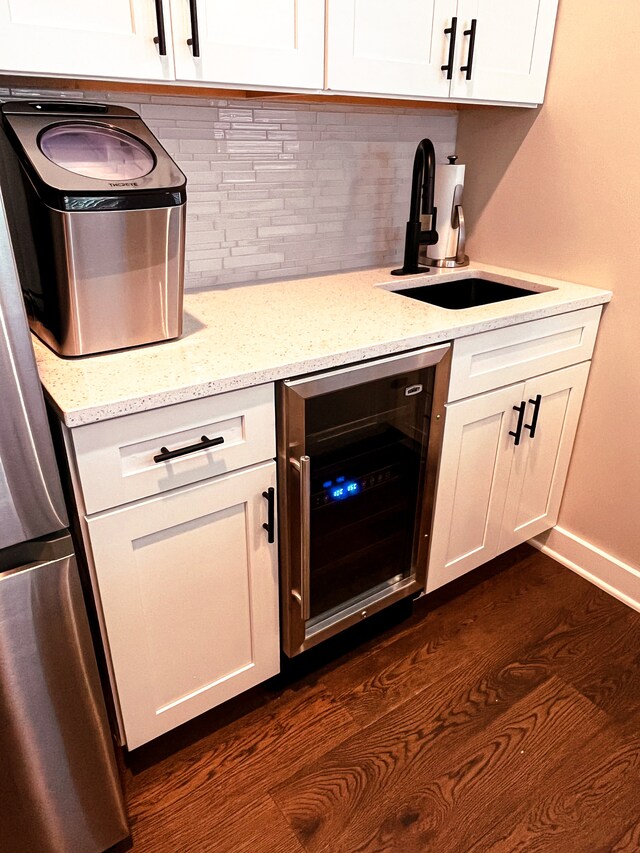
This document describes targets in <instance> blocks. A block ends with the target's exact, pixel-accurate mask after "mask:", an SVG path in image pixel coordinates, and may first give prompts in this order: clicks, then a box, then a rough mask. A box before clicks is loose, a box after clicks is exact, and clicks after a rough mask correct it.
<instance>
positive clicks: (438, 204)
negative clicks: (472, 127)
mask: <svg viewBox="0 0 640 853" xmlns="http://www.w3.org/2000/svg"><path fill="white" fill-rule="evenodd" d="M457 159H458V157H457V155H455V154H451V155H450V156H449V157H447V160H448V161H449V162H448V163H447V164H442V165H440V164H438V165H437V166H436V179H435V193H434V195H435V198H434V201H435V208H436V210H437V211H438V242H437V243H434V244H433V245H430V246H426V245H425V246H421V247H420V259H419V262H420V264H424V266H427V267H465V266H467V264H468V263H469V257H468V255H466V254H465V243H466V232H465V222H464V212H463V210H462V192H463V189H464V172H465V167H464V165H462V164H457V163H456V160H457Z"/></svg>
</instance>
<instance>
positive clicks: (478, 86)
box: [451, 0, 558, 104]
mask: <svg viewBox="0 0 640 853" xmlns="http://www.w3.org/2000/svg"><path fill="white" fill-rule="evenodd" d="M557 8H558V0H517V2H514V0H459V2H458V50H457V61H456V65H455V73H454V76H453V79H452V81H451V97H452V98H464V99H471V100H477V101H478V100H479V101H507V102H513V103H531V104H540V103H542V101H543V100H544V91H545V85H546V82H547V72H548V69H549V58H550V56H551V45H552V42H553V31H554V28H555V21H556V12H557ZM472 40H473V44H472ZM470 57H471V69H470V70H469V71H468V72H467V71H463V70H461V69H462V68H466V67H467V66H468V65H469V59H470Z"/></svg>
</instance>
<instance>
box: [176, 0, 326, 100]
mask: <svg viewBox="0 0 640 853" xmlns="http://www.w3.org/2000/svg"><path fill="white" fill-rule="evenodd" d="M171 15H172V19H173V33H174V49H175V56H176V77H177V78H178V80H201V81H202V82H208V83H227V84H235V85H246V86H250V85H253V86H271V87H285V88H295V89H298V88H300V89H321V88H322V85H323V81H324V0H269V1H268V2H265V0H233V2H231V0H171ZM198 53H199V54H200V55H199V56H198V55H197V54H198Z"/></svg>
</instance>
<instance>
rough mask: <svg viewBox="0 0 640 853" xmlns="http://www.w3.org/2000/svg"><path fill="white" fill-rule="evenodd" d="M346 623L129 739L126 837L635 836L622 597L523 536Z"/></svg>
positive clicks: (139, 852)
mask: <svg viewBox="0 0 640 853" xmlns="http://www.w3.org/2000/svg"><path fill="white" fill-rule="evenodd" d="M373 628H375V629H376V631H377V633H376V631H373ZM362 632H366V633H363V634H361V635H359V636H358V637H357V638H354V637H351V636H350V637H348V638H346V639H345V638H341V639H340V640H339V641H338V642H334V643H332V645H331V646H330V647H329V648H327V649H321V650H318V651H317V652H316V653H315V654H310V656H309V658H308V659H306V660H304V661H303V662H302V663H301V664H297V665H296V667H294V671H293V672H292V673H289V675H288V676H287V677H286V678H283V679H281V680H280V681H279V683H277V684H275V685H270V686H268V687H261V688H259V689H256V690H255V691H252V692H251V693H249V694H245V695H244V696H242V697H239V698H238V699H236V700H234V701H233V702H231V703H228V704H227V705H226V706H224V707H223V708H222V709H216V710H215V711H213V712H211V713H209V714H207V715H205V716H203V717H201V718H199V719H198V720H196V721H194V722H193V723H190V724H189V725H187V726H184V727H182V728H181V729H180V730H178V731H177V732H173V733H171V734H170V735H168V736H166V737H164V738H162V739H160V740H158V741H156V742H154V743H153V744H150V745H148V746H147V747H143V748H142V749H140V750H137V751H136V752H135V753H132V754H131V755H129V756H128V757H127V766H126V769H125V779H126V789H127V797H128V803H129V811H130V817H131V823H132V827H133V841H134V844H133V848H132V849H133V851H134V853H143V851H144V852H145V853H146V851H150V853H151V851H152V853H163V851H171V853H175V851H180V853H183V852H184V851H215V853H245V851H246V853H365V851H366V853H374V851H376V853H382V851H385V853H386V851H398V853H400V852H401V853H413V851H435V853H450V851H451V853H453V851H461V853H462V851H464V852H465V853H466V851H478V853H487V851H492V853H507V851H508V852H509V853H511V851H516V850H517V851H524V850H526V851H553V853H572V851H580V853H582V851H585V853H587V851H588V853H597V851H602V853H604V851H607V853H613V851H615V853H623V851H625V853H631V851H639V850H640V614H637V613H635V612H633V611H631V610H629V609H628V608H626V607H625V606H624V605H622V604H620V603H619V602H617V601H615V600H614V599H612V598H610V597H609V596H607V595H605V594H604V593H602V592H600V591H599V590H598V589H596V588H595V587H593V586H591V585H590V584H588V583H587V582H586V581H583V580H582V579H581V578H579V577H577V576H576V575H574V574H573V573H572V572H570V571H568V570H567V569H565V568H563V567H561V566H559V565H558V564H557V563H554V562H553V561H551V560H550V559H548V558H546V557H544V556H542V555H541V554H539V553H538V552H536V551H533V550H532V549H530V548H529V547H528V546H522V547H521V548H519V549H516V550H515V551H513V552H511V553H510V554H508V555H505V556H504V557H502V558H498V560H495V561H494V562H493V563H491V564H489V565H488V566H485V567H484V568H482V569H480V570H478V571H477V572H476V573H473V574H472V576H470V577H467V578H465V579H462V580H461V581H458V582H456V583H455V584H453V585H450V586H449V587H448V588H446V589H445V590H441V591H440V592H439V593H436V594H435V595H433V596H430V597H428V598H425V599H422V600H421V601H419V602H417V603H416V605H415V607H414V613H413V615H412V616H410V617H409V618H405V619H404V621H398V622H397V624H395V625H392V626H391V627H389V626H388V625H387V626H385V627H384V629H383V627H382V626H371V625H367V626H364V625H363V626H362ZM367 634H368V636H367ZM356 639H357V642H356Z"/></svg>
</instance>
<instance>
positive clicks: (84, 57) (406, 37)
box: [0, 0, 558, 104]
mask: <svg viewBox="0 0 640 853" xmlns="http://www.w3.org/2000/svg"><path fill="white" fill-rule="evenodd" d="M325 5H326V21H325ZM557 6H558V0H518V2H513V0H393V2H390V0H326V3H325V0H268V2H266V0H233V2H232V0H108V2H103V3H98V2H89V0H56V2H53V0H0V63H1V65H0V72H5V73H9V74H11V73H18V74H37V75H48V76H73V77H76V78H78V77H79V78H82V77H97V78H107V79H108V78H111V79H122V80H132V81H135V80H177V81H182V82H195V83H198V82H200V83H202V84H209V85H218V86H239V87H254V88H258V87H260V88H266V89H285V90H295V89H300V90H304V89H311V90H317V91H321V90H322V89H327V90H330V91H334V92H346V93H353V94H358V93H365V94H370V95H379V96H382V97H384V96H393V97H399V98H403V97H404V98H423V99H425V100H428V99H442V100H455V101H483V102H494V103H495V102H497V103H500V102H503V103H521V104H535V103H540V102H541V101H542V100H543V97H544V90H545V84H546V80H547V71H548V66H549V57H550V54H551V43H552V40H553V31H554V26H555V19H556V11H557Z"/></svg>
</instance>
